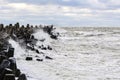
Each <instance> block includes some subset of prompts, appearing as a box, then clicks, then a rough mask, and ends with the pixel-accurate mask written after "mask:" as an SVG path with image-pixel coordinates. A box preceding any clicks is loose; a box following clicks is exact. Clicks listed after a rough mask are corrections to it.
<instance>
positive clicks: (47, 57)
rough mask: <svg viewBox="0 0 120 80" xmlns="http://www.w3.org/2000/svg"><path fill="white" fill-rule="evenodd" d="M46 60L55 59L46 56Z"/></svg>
mask: <svg viewBox="0 0 120 80" xmlns="http://www.w3.org/2000/svg"><path fill="white" fill-rule="evenodd" d="M45 58H46V59H50V60H53V58H51V57H49V56H45Z"/></svg>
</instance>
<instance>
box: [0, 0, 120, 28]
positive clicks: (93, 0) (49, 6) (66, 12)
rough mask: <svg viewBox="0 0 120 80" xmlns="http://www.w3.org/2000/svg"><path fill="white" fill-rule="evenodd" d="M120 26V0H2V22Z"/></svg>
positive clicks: (0, 18) (0, 13) (0, 4)
mask: <svg viewBox="0 0 120 80" xmlns="http://www.w3.org/2000/svg"><path fill="white" fill-rule="evenodd" d="M16 22H20V23H21V24H27V23H30V24H54V25H59V26H120V0H0V23H4V24H9V23H16Z"/></svg>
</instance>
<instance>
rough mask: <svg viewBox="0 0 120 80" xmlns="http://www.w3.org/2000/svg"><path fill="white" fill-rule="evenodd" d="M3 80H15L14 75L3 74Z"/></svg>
mask: <svg viewBox="0 0 120 80" xmlns="http://www.w3.org/2000/svg"><path fill="white" fill-rule="evenodd" d="M3 80H15V75H14V74H5V76H4V79H3Z"/></svg>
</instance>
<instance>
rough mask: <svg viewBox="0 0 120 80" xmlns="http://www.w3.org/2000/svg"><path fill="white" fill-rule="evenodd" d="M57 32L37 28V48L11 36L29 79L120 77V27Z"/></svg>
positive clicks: (111, 79)
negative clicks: (47, 31) (51, 34)
mask: <svg viewBox="0 0 120 80" xmlns="http://www.w3.org/2000/svg"><path fill="white" fill-rule="evenodd" d="M56 33H59V35H58V34H57V35H58V36H57V38H55V37H54V36H53V37H51V36H50V35H49V34H48V33H46V32H45V31H43V29H41V28H38V29H36V30H35V31H34V33H32V35H33V36H34V38H35V39H36V40H37V41H36V42H35V43H33V44H34V49H35V51H34V49H30V47H28V46H31V45H30V44H24V40H23V39H19V40H16V39H13V38H9V39H8V42H9V44H11V46H12V47H13V48H14V58H15V59H16V64H17V68H19V69H20V71H21V73H24V74H25V75H26V78H27V80H120V75H119V74H120V68H119V67H120V28H117V27H55V28H54V30H53V34H55V35H56ZM54 38H55V39H54ZM33 42H34V41H33ZM26 46H27V47H26ZM26 57H27V58H28V59H26ZM19 80H23V79H19Z"/></svg>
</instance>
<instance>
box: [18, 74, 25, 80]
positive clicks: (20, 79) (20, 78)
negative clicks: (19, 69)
mask: <svg viewBox="0 0 120 80" xmlns="http://www.w3.org/2000/svg"><path fill="white" fill-rule="evenodd" d="M18 80H27V77H26V75H25V74H21V75H20V76H19V78H18Z"/></svg>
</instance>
